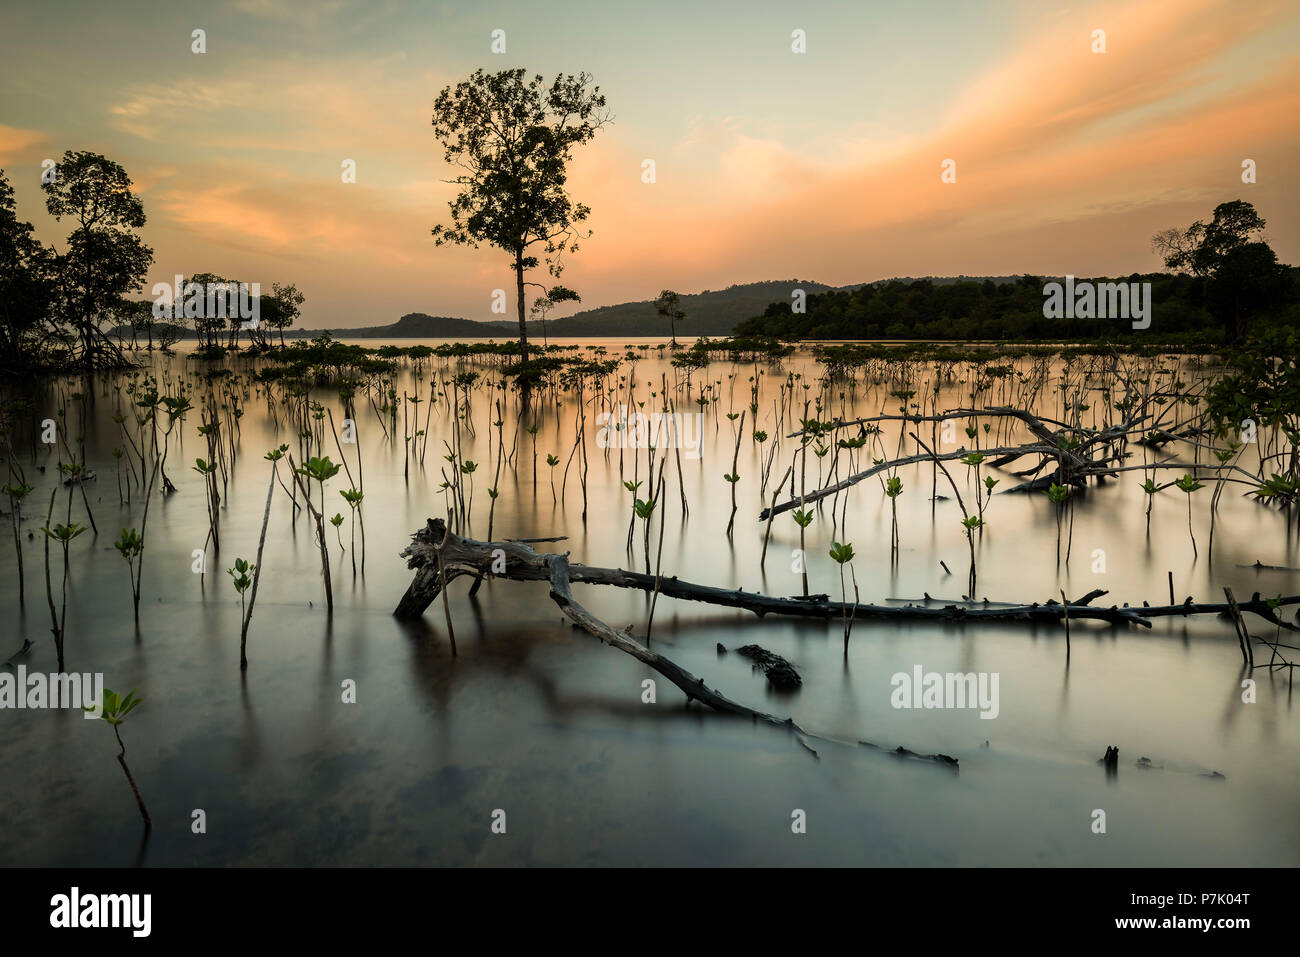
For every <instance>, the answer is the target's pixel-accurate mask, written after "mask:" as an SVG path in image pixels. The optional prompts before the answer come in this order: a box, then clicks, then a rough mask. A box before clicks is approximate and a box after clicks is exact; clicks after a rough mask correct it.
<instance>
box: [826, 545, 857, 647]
mask: <svg viewBox="0 0 1300 957" xmlns="http://www.w3.org/2000/svg"><path fill="white" fill-rule="evenodd" d="M830 555H831V558H832V559H833V560H834V561H835V564H837V565H839V566H840V615H841V617H842V621H843V624H844V653H845V654H846V655H847V654H848V653H849V632H850V631H851V630H852V629H853V619H854V618H856V617H857V616H858V575H857V572H855V571H854V570H853V566H852V565H849V574H850V575H852V576H853V615H852V616H850V615H849V611H848V595H847V593H846V591H845V589H844V566H845V565H846V564H848V563H850V562H852V561H853V543H852V542H845V543H844V544H840V543H839V542H831V549H830Z"/></svg>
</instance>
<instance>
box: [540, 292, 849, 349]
mask: <svg viewBox="0 0 1300 957" xmlns="http://www.w3.org/2000/svg"><path fill="white" fill-rule="evenodd" d="M795 289H802V290H804V292H806V293H807V294H808V295H810V296H811V295H813V294H814V293H819V292H826V291H828V290H829V289H831V287H830V286H828V285H826V284H825V283H820V282H811V281H809V280H804V279H778V280H774V281H772V282H751V283H744V284H742V285H736V286H728V287H727V288H726V289H720V290H708V289H706V290H705V291H704V292H700V293H692V294H687V293H682V294H681V300H680V306H681V309H682V311H683V312H685V313H686V318H685V319H683V320H681V321H680V322H678V323H677V334H678V335H679V336H688V337H689V336H729V335H731V331H732V329H733V328H734V327H735V325H736V324H737V323H738V322H741V321H742V320H745V319H749V318H751V317H753V316H758V315H762V313H763V310H764V309H766V308H767V307H768V306H769V305H770V304H771V303H773V302H779V301H784V302H789V301H790V296H791V292H792V291H793V290H795ZM532 325H533V324H532V323H530V327H531V326H532ZM546 333H547V335H548V336H559V337H565V336H666V335H668V334H669V328H668V320H667V319H664V318H663V317H662V316H660V315H659V314H658V313H657V312H655V307H654V302H653V301H652V300H649V299H646V300H642V301H641V302H622V303H619V304H618V305H616V306H602V307H600V308H599V309H586V310H583V311H582V312H578V313H575V314H574V315H572V316H567V317H565V318H563V319H555V320H548V321H547V323H546ZM533 334H534V335H535V334H536V333H533Z"/></svg>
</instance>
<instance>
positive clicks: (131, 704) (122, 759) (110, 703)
mask: <svg viewBox="0 0 1300 957" xmlns="http://www.w3.org/2000/svg"><path fill="white" fill-rule="evenodd" d="M142 701H144V699H143V698H137V697H136V696H135V691H134V690H132V691H131V693H130V694H128V695H127V696H126V697H125V698H122V697H120V696H119V695H118V694H117V692H115V691H110V690H109V689H108V688H105V689H104V700H103V701H102V702H101V703H100V712H99V717H100V719H101V720H103V721H107V722H108V724H109V726H110V727H111V728H112V729H113V736H114V737H115V738H117V746H118V748H120V749H121V750H119V751H118V753H117V763H118V764H120V765H122V773H123V774H125V775H126V782H127V784H129V785H131V793H132V794H134V795H135V804H136V807H138V808H139V809H140V816H141V817H142V818H144V832H145V834H148V833H149V832H150V831H152V830H153V821H151V820H149V809H148V808H146V807H145V806H144V798H142V797H141V796H140V789H139V788H138V787H136V783H135V777H134V776H132V774H131V769H130V768H129V767H127V765H126V745H125V744H123V743H122V732H121V731H120V730H119V728H121V726H122V722H123V721H125V720H126V716H127V715H128V714H130V713H131V712H132V711H134V710H135V709H136V708H138V707H139V706H140V703H141V702H142ZM83 710H85V711H90V712H92V713H93V712H94V710H95V709H94V708H84V709H83Z"/></svg>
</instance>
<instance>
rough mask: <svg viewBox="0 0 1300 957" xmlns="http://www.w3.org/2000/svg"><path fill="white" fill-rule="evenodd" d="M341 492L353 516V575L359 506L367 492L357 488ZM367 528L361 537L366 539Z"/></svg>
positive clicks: (355, 566) (353, 570) (363, 530)
mask: <svg viewBox="0 0 1300 957" xmlns="http://www.w3.org/2000/svg"><path fill="white" fill-rule="evenodd" d="M339 494H340V495H342V496H343V501H345V502H347V503H348V512H349V514H350V515H351V516H352V526H351V531H352V539H351V541H352V576H353V577H354V578H355V577H356V574H357V508H358V506H360V505H361V500H362V499H363V498H365V493H364V492H361V491H359V490H357V489H354V488H350V489H340V490H339ZM365 536H366V532H365V528H364V527H363V528H362V530H361V539H362V542H363V543H364V541H365Z"/></svg>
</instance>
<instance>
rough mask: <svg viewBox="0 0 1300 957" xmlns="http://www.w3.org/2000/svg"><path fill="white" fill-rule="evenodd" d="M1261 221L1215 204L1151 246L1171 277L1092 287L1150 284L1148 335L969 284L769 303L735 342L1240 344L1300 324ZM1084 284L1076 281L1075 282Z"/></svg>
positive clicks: (1018, 284)
mask: <svg viewBox="0 0 1300 957" xmlns="http://www.w3.org/2000/svg"><path fill="white" fill-rule="evenodd" d="M1263 228H1264V220H1263V219H1262V218H1261V217H1260V216H1259V214H1258V212H1256V210H1255V208H1254V206H1252V205H1251V204H1250V203H1247V202H1243V201H1241V200H1236V201H1233V202H1230V203H1222V204H1220V205H1219V206H1218V207H1216V208H1215V210H1214V215H1213V218H1212V219H1211V220H1210V222H1209V223H1203V222H1199V221H1198V222H1195V223H1193V224H1192V225H1191V226H1189V227H1187V228H1186V229H1167V230H1164V231H1163V232H1161V233H1158V234H1157V235H1156V236H1155V237H1154V239H1153V241H1152V246H1153V248H1154V249H1155V251H1156V252H1157V253H1159V254H1160V255H1161V257H1162V259H1163V260H1164V262H1165V266H1166V268H1167V269H1169V270H1170V271H1169V272H1163V273H1151V274H1137V273H1134V274H1132V275H1130V276H1127V277H1117V278H1114V279H1108V278H1096V279H1095V280H1089V281H1094V282H1096V283H1105V282H1124V283H1130V284H1131V283H1146V282H1149V283H1151V299H1152V301H1153V310H1152V312H1153V316H1152V322H1151V325H1150V328H1149V329H1147V330H1145V331H1142V332H1135V331H1134V330H1133V327H1132V325H1131V323H1130V322H1129V320H1128V319H1124V318H1097V317H1091V318H1078V317H1074V318H1069V319H1064V318H1063V319H1048V318H1045V316H1044V310H1043V304H1044V287H1045V285H1046V284H1047V283H1049V282H1051V281H1053V280H1052V279H1051V278H1044V277H1039V276H1022V277H1021V278H1019V279H1018V280H1016V281H1014V282H1002V283H995V282H993V281H992V280H987V279H986V280H984V281H982V282H981V281H978V280H971V281H962V282H955V283H951V284H944V285H936V284H935V283H933V282H931V281H930V280H924V279H923V280H916V281H913V282H904V281H899V280H895V281H891V282H887V283H878V284H874V285H868V286H862V287H859V288H857V289H853V290H831V291H828V292H823V293H819V294H814V295H811V296H809V297H808V298H807V301H806V307H805V309H804V311H802V312H795V311H794V308H793V307H792V304H791V303H790V302H775V303H772V304H771V305H769V306H768V307H767V309H766V310H765V311H764V312H763V314H762V315H761V316H756V317H754V318H752V319H748V320H745V321H744V322H741V323H740V324H738V325H737V326H736V329H735V334H736V335H738V336H772V337H777V338H781V339H786V340H799V339H1009V340H1017V341H1034V340H1037V341H1049V342H1050V341H1061V340H1071V341H1078V340H1089V339H1117V338H1120V337H1124V338H1135V339H1139V340H1142V339H1148V340H1153V341H1154V340H1162V341H1170V340H1171V338H1177V339H1178V340H1179V341H1183V342H1204V343H1211V344H1222V343H1233V342H1241V341H1243V340H1244V339H1245V338H1246V337H1247V335H1248V334H1249V332H1250V331H1251V329H1252V327H1253V326H1254V325H1256V324H1259V323H1265V324H1267V323H1269V322H1270V321H1279V322H1281V323H1283V324H1289V325H1294V324H1295V323H1296V320H1297V318H1300V308H1298V306H1300V284H1298V283H1297V270H1296V268H1295V267H1293V266H1286V265H1282V264H1280V263H1279V262H1278V260H1277V256H1276V254H1275V253H1274V252H1273V250H1272V249H1271V248H1270V247H1269V246H1268V244H1267V243H1266V242H1264V241H1263V240H1262V239H1260V238H1259V234H1260V233H1261V232H1262V231H1263ZM1083 280H1084V277H1080V279H1079V281H1080V282H1082V281H1083Z"/></svg>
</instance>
